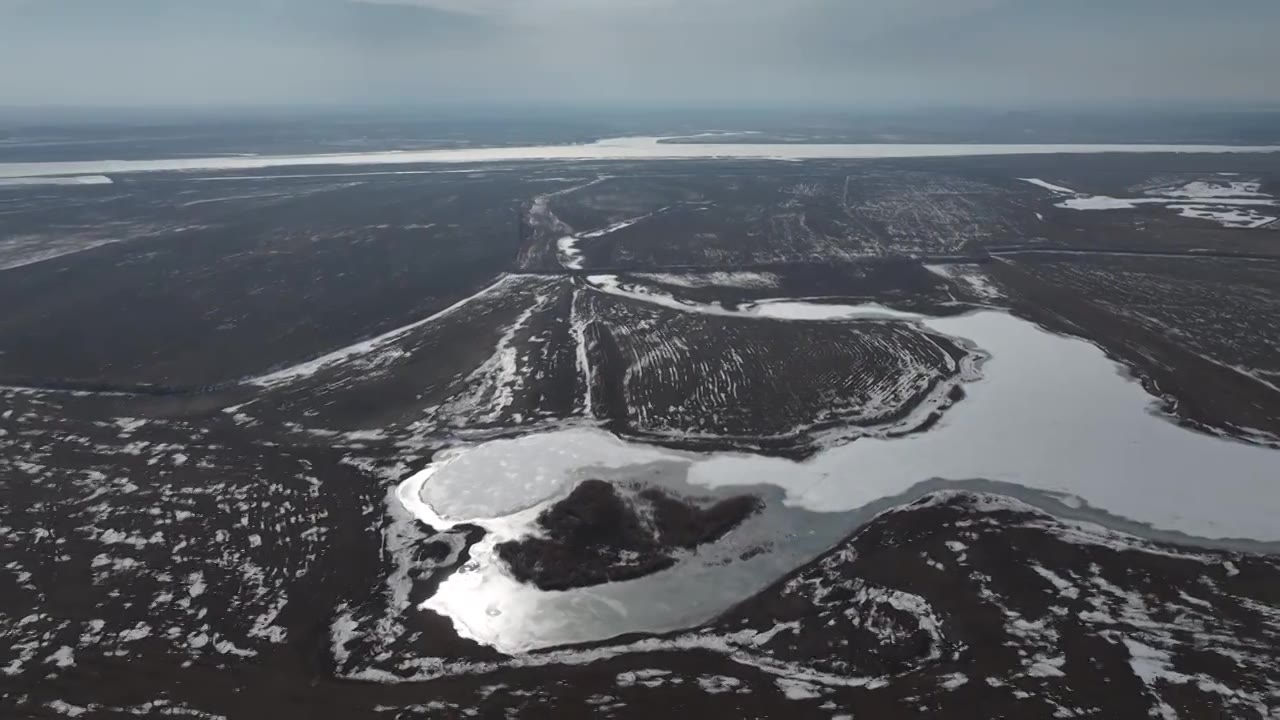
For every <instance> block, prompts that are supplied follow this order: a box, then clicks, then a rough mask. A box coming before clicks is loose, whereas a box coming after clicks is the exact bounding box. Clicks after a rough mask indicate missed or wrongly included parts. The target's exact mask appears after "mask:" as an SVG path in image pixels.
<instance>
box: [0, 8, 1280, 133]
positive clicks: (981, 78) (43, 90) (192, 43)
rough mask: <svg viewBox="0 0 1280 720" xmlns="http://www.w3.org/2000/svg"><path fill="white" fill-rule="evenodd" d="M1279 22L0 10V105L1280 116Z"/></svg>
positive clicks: (1113, 11) (1157, 16) (856, 11)
mask: <svg viewBox="0 0 1280 720" xmlns="http://www.w3.org/2000/svg"><path fill="white" fill-rule="evenodd" d="M1278 31H1280V1H1277V0H1218V2H1208V1H1206V0H1196V2H1191V1H1190V0H1161V1H1159V2H1157V1H1156V0H1073V1H1069V0H415V1H414V2H410V1H409V0H405V2H402V3H393V2H377V3H373V2H357V1H354V0H0V67H3V68H4V70H3V71H2V72H0V104H10V105H18V104H23V105H48V104H56V105H262V104H297V103H305V104H349V103H378V104H386V103H408V104H414V105H430V104H432V103H447V104H458V103H474V102H484V103H489V104H516V103H538V104H543V105H558V104H575V105H600V106H607V105H615V104H627V105H639V106H673V105H674V106H691V105H694V106H709V105H710V106H713V105H743V106H747V105H749V106H841V107H854V108H857V107H883V106H893V105H898V104H909V105H932V104H965V105H982V104H995V105H1001V106H1011V107H1027V106H1034V105H1040V104H1045V103H1055V104H1056V103H1063V102H1068V103H1112V102H1117V101H1137V102H1152V101H1154V102H1178V103H1187V102H1190V103H1216V102H1223V101H1227V102H1242V103H1274V102H1275V101H1276V100H1277V99H1278V98H1280V73H1277V72H1276V68H1277V67H1280V42H1277V39H1276V38H1277V34H1278Z"/></svg>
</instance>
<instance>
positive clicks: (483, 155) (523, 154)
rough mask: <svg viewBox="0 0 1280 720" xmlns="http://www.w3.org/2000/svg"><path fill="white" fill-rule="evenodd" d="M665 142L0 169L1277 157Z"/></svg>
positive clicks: (29, 172) (3, 170)
mask: <svg viewBox="0 0 1280 720" xmlns="http://www.w3.org/2000/svg"><path fill="white" fill-rule="evenodd" d="M664 139H667V138H659V137H623V138H608V139H604V140H599V141H597V142H594V143H589V144H584V145H541V146H527V147H496V148H454V149H439V150H410V151H390V152H369V153H344V154H333V155H256V156H250V157H225V156H224V157H205V158H168V159H160V160H92V161H71V162H36V163H3V164H0V178H5V177H8V178H12V177H38V176H48V175H77V174H110V173H132V172H156V171H200V170H206V171H218V170H260V169H263V168H272V167H303V166H325V165H402V164H411V163H480V162H512V161H520V160H678V159H697V158H704V159H712V158H725V159H761V160H824V159H859V158H911V157H963V156H976V155H1037V154H1055V153H1064V154H1092V153H1165V152H1173V153H1256V152H1276V151H1278V150H1280V146H1274V145H1255V146H1246V145H1141V144H1139V145H1116V144H1112V145H1096V144H1095V145H1086V144H1067V145H1050V144H1039V145H1019V144H986V145H982V144H955V145H944V144H901V143H885V144H839V145H817V144H814V145H809V144H750V143H746V144H732V143H725V144H714V143H670V142H662V140H664Z"/></svg>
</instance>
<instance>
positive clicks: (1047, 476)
mask: <svg viewBox="0 0 1280 720" xmlns="http://www.w3.org/2000/svg"><path fill="white" fill-rule="evenodd" d="M806 305H808V306H809V307H804V306H806ZM770 306H772V307H774V308H775V309H783V311H782V312H779V313H777V314H776V315H775V317H787V318H791V319H794V320H795V321H797V322H804V321H806V320H829V319H834V318H862V317H867V316H868V315H870V314H877V315H878V314H880V313H882V312H884V309H883V308H865V307H861V306H843V307H842V306H838V305H818V304H808V303H803V302H800V301H790V302H788V303H785V304H784V303H781V302H779V303H765V304H763V305H761V306H757V308H758V307H770ZM689 309H690V311H697V310H696V308H689ZM715 311H716V312H717V313H722V312H725V310H724V309H723V308H716V309H715ZM748 312H750V309H749V310H748ZM894 314H895V315H896V316H897V318H899V319H901V320H902V321H908V322H917V323H919V324H920V325H922V326H923V327H926V328H928V329H930V330H933V331H935V332H940V333H944V334H947V335H950V336H954V337H958V338H963V339H965V340H966V341H968V342H969V343H971V344H973V345H975V346H977V347H978V348H981V349H982V350H983V351H985V352H986V353H988V354H989V355H990V358H989V359H988V360H987V361H986V363H985V364H984V365H983V368H982V371H983V372H982V375H983V376H982V378H981V379H980V380H977V381H975V382H972V383H970V384H968V385H967V386H966V391H967V397H966V398H965V399H964V400H963V401H961V402H960V403H958V404H957V405H956V406H955V407H953V408H952V409H951V410H950V411H948V412H947V413H946V415H945V416H944V417H943V419H942V420H941V421H940V422H939V423H938V424H937V425H935V426H934V427H932V428H931V429H930V430H928V431H927V432H923V433H919V434H915V435H911V436H907V437H901V438H886V439H882V438H862V439H859V440H857V441H855V442H852V443H849V444H845V445H839V446H835V447H831V448H828V449H826V450H824V451H822V452H820V453H818V454H817V455H815V456H813V457H812V458H810V459H809V460H807V461H803V462H795V461H791V460H786V459H780V458H770V457H764V456H759V455H753V454H743V453H709V454H694V453H683V452H676V451H672V450H665V449H659V448H654V447H650V446H647V445H643V444H639V443H629V442H625V441H622V440H619V439H617V438H615V437H613V436H612V435H610V434H608V433H606V432H604V431H603V430H597V429H588V428H575V429H566V430H562V431H555V432H547V433H542V434H537V435H529V436H526V437H523V438H519V439H517V440H502V441H494V442H491V443H487V444H482V445H478V446H475V447H472V448H469V449H462V450H457V451H454V452H453V453H451V454H450V455H449V456H448V457H446V458H444V459H443V460H441V461H440V462H438V463H437V464H435V465H433V466H432V467H431V468H428V470H426V471H425V472H424V473H422V474H420V475H418V476H415V477H413V478H410V479H409V480H407V481H406V482H405V484H404V485H403V486H402V488H401V494H402V496H404V497H408V498H409V499H408V501H407V506H408V507H410V509H411V510H414V508H415V507H416V508H417V510H415V512H416V513H417V514H419V516H420V517H422V518H423V520H424V521H426V522H441V521H442V520H441V518H439V517H438V516H437V514H438V515H444V516H447V518H448V519H447V520H446V522H451V521H462V520H469V521H473V522H478V523H479V524H481V525H485V526H486V527H491V528H494V529H496V530H498V532H496V533H492V534H491V536H493V537H494V538H496V539H494V540H493V542H496V541H497V539H500V538H504V537H514V536H518V535H519V534H521V533H524V532H528V529H529V527H530V523H531V522H532V521H533V519H534V518H535V517H536V513H537V511H538V509H539V508H540V507H543V506H545V503H548V502H550V501H552V500H554V499H555V498H558V497H562V496H563V495H564V494H566V493H567V492H568V491H569V490H570V489H571V488H572V487H573V485H574V484H576V482H578V481H580V480H581V479H584V478H586V477H608V478H619V479H622V478H627V477H630V475H629V473H640V472H642V471H643V470H642V469H643V467H644V466H646V465H647V464H651V463H654V462H662V463H665V464H666V465H667V467H669V468H678V472H679V474H680V475H681V482H687V483H688V484H689V485H691V486H694V487H701V488H706V489H710V490H718V491H720V492H723V493H734V492H739V491H741V490H742V489H743V488H749V487H756V488H759V487H760V486H770V487H773V488H776V489H777V490H779V491H781V505H783V506H784V507H783V508H778V507H776V506H777V505H778V503H774V508H773V512H774V513H782V514H775V515H772V516H770V517H774V518H777V517H788V516H787V515H785V513H789V512H799V513H802V517H803V518H804V519H805V522H807V523H810V524H811V525H812V524H813V518H825V519H826V520H829V521H830V523H831V524H830V525H826V524H823V523H819V525H821V526H822V527H823V528H824V530H823V531H822V532H821V533H819V534H818V535H815V536H806V540H805V541H804V542H802V543H799V544H798V545H797V546H795V547H791V546H789V544H788V543H789V542H790V541H788V543H780V544H779V547H781V548H783V554H782V555H779V556H777V557H774V558H772V559H771V560H769V561H767V562H764V561H762V562H761V564H760V565H759V566H752V565H742V564H736V563H733V562H730V563H728V564H727V565H724V566H719V568H720V569H718V570H717V569H713V568H708V567H703V566H702V565H701V564H694V565H689V564H685V565H681V566H678V567H677V568H675V569H673V570H670V571H666V572H664V573H659V574H657V575H654V576H650V577H648V578H642V579H640V580H635V581H629V582H624V583H611V584H608V585H605V586H600V587H596V588H587V589H582V590H572V591H567V592H559V593H545V592H541V591H538V590H536V589H535V588H531V587H528V586H524V585H520V584H519V583H516V582H515V581H514V580H512V579H511V578H509V577H507V576H506V575H505V574H504V573H503V572H502V569H501V567H500V566H499V565H498V564H497V562H496V561H495V560H494V558H493V557H492V552H491V550H492V545H491V544H490V545H488V546H487V547H481V548H479V549H478V552H476V553H474V554H473V559H474V560H475V565H474V567H473V568H471V569H469V570H467V571H463V572H459V573H456V574H455V575H454V576H452V577H451V578H449V579H448V580H447V581H445V583H443V584H442V586H441V588H440V591H439V592H438V593H437V595H436V596H435V597H433V598H432V599H431V600H429V601H428V602H427V607H429V608H431V609H433V610H435V611H437V612H440V613H442V614H444V615H446V616H448V617H450V618H452V619H453V621H454V623H455V626H457V627H458V628H459V630H460V631H461V632H463V633H464V634H467V635H468V636H470V637H473V638H475V639H477V640H479V641H481V642H484V643H488V644H491V645H494V646H495V647H498V648H499V649H502V650H505V651H508V652H516V651H522V650H529V649H533V648H538V647H546V646H551V645H557V644H563V643H566V642H583V641H589V640H596V639H603V638H606V637H609V636H612V635H615V634H618V633H622V632H630V631H637V630H665V629H672V628H674V627H679V626H681V625H689V624H695V623H696V622H699V621H700V620H705V619H708V618H710V617H713V616H714V615H715V614H716V613H717V612H719V611H722V610H723V609H725V608H727V607H729V606H730V605H731V604H732V603H734V602H736V601H738V600H740V599H741V598H742V597H744V596H745V595H742V594H734V593H720V592H714V591H707V592H702V591H699V592H697V593H694V595H695V596H696V598H694V600H696V602H694V601H693V600H690V601H689V602H692V603H693V604H692V605H690V604H689V602H686V601H685V600H683V599H681V597H682V596H681V594H680V592H679V591H676V590H674V589H676V588H680V587H684V588H689V587H692V586H693V584H692V583H689V582H688V581H689V577H686V574H688V573H691V572H692V573H694V574H695V575H696V576H697V577H698V580H699V583H702V584H704V585H709V586H710V587H721V586H723V587H730V588H732V589H733V590H734V591H735V592H738V591H745V590H748V589H749V588H750V587H763V585H764V584H767V582H769V581H770V580H771V579H772V578H776V577H778V576H780V575H781V574H783V573H784V572H785V571H786V570H787V569H789V566H784V565H790V564H796V563H799V562H802V561H803V560H804V559H806V558H808V557H812V556H814V555H816V554H817V553H818V552H820V551H821V549H822V547H825V546H828V545H829V544H831V543H833V542H835V541H836V540H837V539H838V538H839V536H840V534H841V533H843V532H847V531H848V530H850V529H851V527H852V526H851V524H850V523H851V520H850V518H862V517H864V516H865V511H866V510H867V509H869V508H874V507H877V506H878V505H880V504H882V503H883V501H884V500H885V499H886V498H895V497H899V496H903V495H904V494H906V493H908V492H909V491H911V490H912V489H913V488H917V487H919V486H921V485H922V484H923V483H926V482H928V481H935V485H936V481H944V482H945V481H954V482H965V481H970V480H972V479H975V478H985V479H988V480H991V481H997V482H1000V483H1007V484H1011V485H1014V486H1020V487H1024V488H1028V489H1030V490H1031V491H1041V492H1044V493H1048V494H1051V495H1054V496H1061V497H1066V498H1069V499H1070V500H1071V504H1072V505H1077V504H1079V501H1080V500H1083V501H1084V502H1085V503H1087V504H1088V505H1090V506H1092V507H1094V508H1098V509H1100V510H1102V511H1105V512H1107V513H1110V514H1112V515H1115V516H1120V517H1122V518H1125V519H1126V520H1129V521H1133V522H1136V523H1140V524H1144V525H1147V526H1150V527H1151V528H1153V529H1155V530H1160V531H1169V532H1173V533H1181V534H1185V535H1190V536H1196V537H1202V538H1242V539H1253V540H1259V541H1269V542H1275V541H1280V452H1278V451H1276V450H1273V449H1269V448H1265V447H1261V446H1256V445H1250V444H1246V443H1242V442H1237V441H1233V440H1228V439H1223V438H1218V437H1214V436H1211V435H1206V434H1202V433H1197V432H1193V431H1190V430H1188V429H1185V428H1183V427H1181V426H1179V425H1177V424H1175V423H1174V422H1172V421H1171V420H1170V419H1169V418H1168V417H1165V416H1163V415H1161V414H1159V413H1157V412H1156V411H1155V409H1154V408H1153V399H1152V398H1151V396H1150V395H1148V394H1147V393H1146V392H1145V391H1144V390H1143V389H1142V387H1141V386H1140V385H1139V384H1138V383H1137V382H1136V381H1135V380H1134V379H1133V378H1132V377H1131V376H1129V374H1128V373H1127V372H1126V371H1125V370H1124V368H1123V367H1121V366H1120V365H1118V364H1116V363H1115V362H1113V361H1111V360H1110V359H1108V358H1107V357H1106V356H1105V355H1104V354H1103V352H1102V351H1101V350H1100V349H1099V348H1097V347H1096V346H1094V345H1092V344H1090V343H1088V342H1085V341H1083V340H1079V339H1076V338H1069V337H1065V336H1060V335H1056V334H1053V333H1050V332H1047V331H1045V330H1043V329H1041V328H1039V327H1037V326H1036V325H1034V324H1032V323H1029V322H1027V321H1024V320H1021V319H1018V318H1016V317H1014V316H1012V315H1010V314H1008V313H1005V312H1002V311H994V310H984V311H978V312H973V313H970V314H967V315H961V316H956V317H949V318H934V317H927V316H920V315H912V314H910V313H901V312H896V311H895V312H894ZM540 504H542V505H540ZM859 511H864V512H861V513H860V512H859ZM790 517H792V518H793V519H794V518H795V517H797V516H790ZM782 524H783V525H784V526H787V527H793V526H792V525H789V524H788V522H783V523H782ZM815 527H817V526H816V525H815ZM837 530H838V531H839V532H837ZM749 532H750V533H752V535H751V536H752V537H765V536H768V535H769V534H770V533H771V532H773V530H770V529H769V528H768V523H767V522H766V523H764V525H758V526H755V527H754V528H753V529H751V530H750V531H749ZM730 537H731V538H733V537H735V535H731V536H730ZM486 542H488V540H487V541H486ZM779 562H782V565H780V564H779ZM722 576H723V577H722ZM673 592H674V594H672V593H673ZM691 597H693V596H691Z"/></svg>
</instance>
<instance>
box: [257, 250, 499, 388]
mask: <svg viewBox="0 0 1280 720" xmlns="http://www.w3.org/2000/svg"><path fill="white" fill-rule="evenodd" d="M515 281H516V280H515V278H514V276H511V275H503V276H501V277H499V278H498V279H497V281H495V282H494V283H493V284H492V285H490V286H488V287H486V288H485V289H483V290H481V291H480V292H478V293H476V294H475V295H471V296H469V297H466V298H463V299H462V300H459V301H458V302H456V303H454V304H453V305H450V306H449V307H447V308H445V309H444V310H441V311H440V312H438V313H435V314H434V315H431V316H429V317H425V318H423V319H421V320H417V321H415V322H412V323H409V324H408V325H405V326H403V327H398V328H396V329H395V330H391V331H389V332H385V333H383V334H381V335H379V336H377V337H373V338H369V339H368V340H362V341H360V342H358V343H355V344H353V345H348V346H346V347H344V348H341V349H338V350H334V351H333V352H331V353H328V354H326V355H322V356H320V357H318V358H315V359H314V360H308V361H307V362H304V363H300V364H298V365H293V366H291V367H287V368H284V369H283V370H277V371H275V372H273V373H268V374H266V375H259V376H258V377H253V378H248V379H246V380H245V381H244V382H246V383H248V384H252V385H258V386H260V387H264V388H273V387H278V386H280V385H286V384H288V383H291V382H294V381H296V380H300V379H302V378H306V377H310V376H312V375H315V374H316V373H317V372H320V371H321V370H323V369H326V368H330V367H333V366H334V365H338V364H341V363H348V362H352V361H358V359H359V358H362V357H365V356H368V355H371V354H374V353H376V352H378V351H379V350H382V349H384V348H386V347H387V346H388V345H391V344H392V343H394V342H396V341H397V340H400V339H401V338H403V337H404V336H406V335H408V334H409V333H410V332H412V331H414V330H416V329H418V328H420V327H422V326H423V325H426V324H428V323H431V322H435V321H437V320H440V319H441V318H444V317H447V316H448V315H451V314H453V313H455V312H457V311H458V310H459V309H461V308H463V307H465V306H466V305H467V304H468V303H471V302H472V301H474V300H475V299H476V298H479V297H481V296H482V295H486V294H489V293H496V292H500V291H502V290H503V289H504V288H505V287H507V286H508V285H510V284H512V283H513V282H515Z"/></svg>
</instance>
